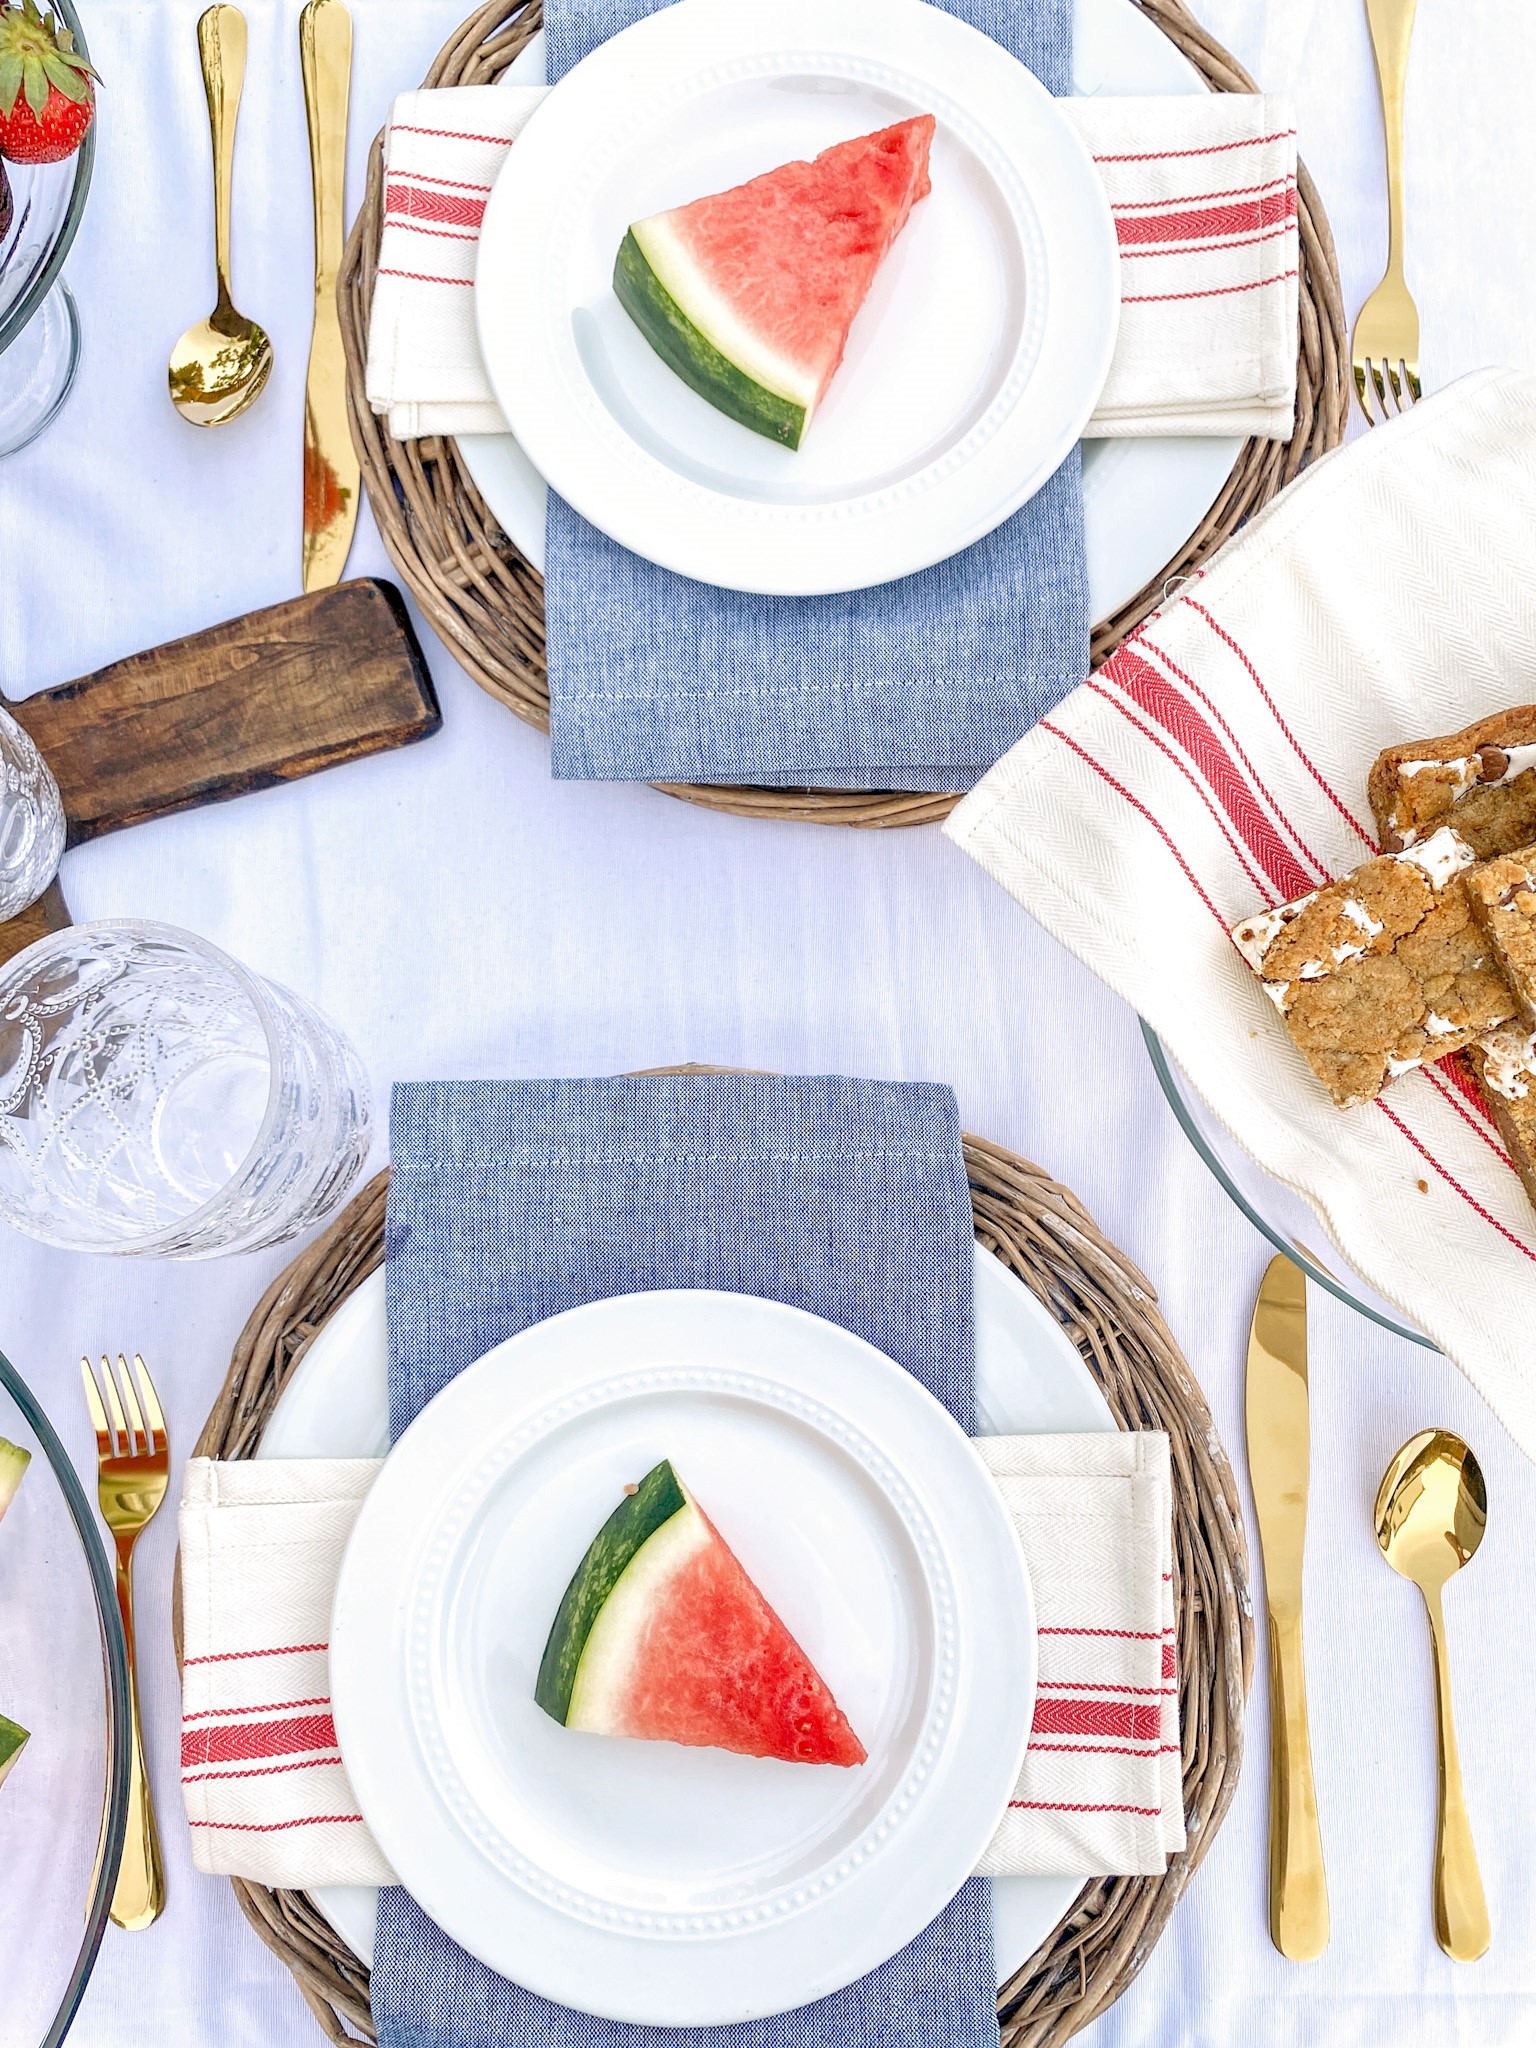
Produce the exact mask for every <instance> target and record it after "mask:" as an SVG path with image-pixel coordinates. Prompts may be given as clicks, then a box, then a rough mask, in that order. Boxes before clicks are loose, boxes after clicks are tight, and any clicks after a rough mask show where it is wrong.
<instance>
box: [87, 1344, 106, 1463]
mask: <svg viewBox="0 0 1536 2048" xmlns="http://www.w3.org/2000/svg"><path fill="white" fill-rule="evenodd" d="M80 1382H81V1385H82V1386H83V1387H84V1388H85V1405H86V1409H87V1412H88V1413H89V1415H90V1418H91V1427H92V1429H94V1430H95V1432H96V1455H97V1457H98V1458H110V1457H111V1455H112V1432H111V1430H110V1429H109V1428H108V1427H107V1411H106V1409H105V1408H103V1407H102V1405H101V1389H100V1387H98V1386H97V1384H96V1375H95V1373H93V1372H92V1371H91V1361H90V1360H89V1359H88V1358H82V1359H81V1361H80Z"/></svg>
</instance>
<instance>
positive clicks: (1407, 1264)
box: [945, 370, 1536, 1456]
mask: <svg viewBox="0 0 1536 2048" xmlns="http://www.w3.org/2000/svg"><path fill="white" fill-rule="evenodd" d="M1533 554H1536V376H1532V375H1530V374H1528V373H1523V372H1515V371H1504V370H1499V371H1493V370H1484V371H1479V372H1477V373H1476V374H1474V375H1473V376H1470V377H1464V378H1462V379H1461V380H1460V382H1459V383H1456V384H1453V385H1452V386H1450V388H1449V389H1447V390H1446V391H1444V392H1441V393H1439V394H1438V395H1437V396H1435V397H1433V398H1429V399H1426V400H1425V401H1424V402H1423V403H1422V404H1421V405H1416V406H1414V407H1413V408H1412V410H1411V411H1410V412H1408V413H1406V414H1404V415H1403V417H1402V418H1400V419H1397V420H1394V421H1392V422H1391V424H1390V425H1388V426H1385V427H1379V428H1377V429H1376V430H1375V431H1374V432H1372V433H1370V434H1367V435H1365V436H1364V437H1362V438H1361V439H1360V440H1358V441H1355V442H1352V443H1350V444H1348V445H1347V446H1345V447H1343V448H1340V449H1338V450H1336V451H1335V452H1334V453H1333V454H1331V455H1328V456H1326V457H1324V458H1323V460H1322V461H1320V462H1317V463H1314V464H1313V465H1312V467H1311V468H1310V469H1308V470H1307V471H1306V472H1305V473H1304V474H1303V475H1302V476H1301V477H1300V478H1299V479H1298V480H1297V482H1295V483H1294V484H1292V485H1291V486H1290V487H1289V489H1287V490H1285V491H1283V492H1282V493H1281V494H1280V496H1279V497H1278V498H1276V499H1275V500H1274V501H1273V502H1272V503H1271V504H1270V505H1269V506H1268V507H1267V508H1266V509H1265V510H1264V511H1263V512H1261V513H1260V514H1259V515H1258V516H1257V517H1256V518H1255V519H1253V520H1251V521H1250V522H1249V524H1248V525H1247V526H1246V527H1244V529H1243V530H1242V532H1241V533H1239V534H1238V535H1237V536H1236V538H1235V539H1233V540H1231V541H1229V542H1228V543H1227V545H1226V546H1225V547H1224V548H1222V550H1221V551H1220V553H1219V554H1217V555H1216V556H1215V557H1214V559H1213V560H1212V561H1211V563H1210V565H1209V567H1208V569H1207V570H1206V571H1205V572H1204V573H1203V574H1201V575H1199V576H1197V577H1195V578H1193V579H1192V580H1189V581H1187V582H1185V583H1184V585H1183V587H1182V588H1181V589H1180V590H1179V592H1178V594H1177V595H1176V596H1175V597H1174V598H1173V599H1172V600H1171V601H1170V602H1169V603H1167V604H1165V605H1164V606H1163V608H1162V609H1161V610H1160V611H1158V612H1156V613H1154V614H1153V615H1152V617H1151V618H1150V619H1149V620H1148V621H1147V623H1146V624H1145V625H1143V626H1142V627H1141V628H1139V629H1138V630H1137V631H1136V632H1135V633H1133V634H1132V635H1131V636H1130V637H1129V638H1128V639H1127V640H1126V641H1125V642H1124V644H1123V645H1122V646H1121V647H1120V649H1119V651H1118V652H1117V653H1116V654H1115V655H1114V656H1113V657H1112V658H1111V659H1110V660H1109V661H1108V662H1106V663H1105V665H1104V667H1103V668H1101V669H1100V670H1099V671H1098V673H1097V674H1096V675H1094V676H1092V677H1090V679H1089V680H1088V681H1087V682H1086V683H1084V684H1082V685H1081V686H1080V687H1079V688H1078V689H1077V690H1075V691H1073V693H1072V694H1071V696H1069V697H1068V698H1066V699H1065V700H1064V701H1063V702H1062V703H1061V704H1060V705H1059V706H1058V707H1057V708H1056V710H1055V711H1053V712H1051V713H1050V714H1049V716H1048V717H1046V718H1045V719H1043V720H1042V721H1041V722H1040V724H1039V725H1037V726H1036V727H1035V729H1034V730H1033V731H1032V732H1031V733H1029V734H1028V735H1027V737H1026V738H1024V739H1023V740H1021V741H1020V742H1019V743H1018V745H1017V746H1015V747H1014V748H1013V749H1012V750H1011V751H1010V752H1009V753H1007V754H1005V755H1004V756H1003V758H1002V760H1001V761H999V762H998V764H997V766H996V767H995V768H994V769H993V770H992V771H991V773H990V774H989V775H987V776H986V777H985V778H984V780H983V781H982V782H981V783H980V785H979V786H978V787H977V788H976V789H975V790H974V791H973V792H972V794H971V795H970V796H969V797H968V798H967V799H966V800H965V801H964V802H963V803H962V804H961V805H960V807H959V808H958V809H957V810H956V811H955V812H954V813H953V815H952V816H951V818H950V820H949V822H948V824H947V825H946V827H945V830H946V832H947V833H948V835H949V837H950V838H951V839H953V840H954V841H955V843H956V844H957V845H959V846H961V847H963V848H964V849H965V850H966V852H967V853H969V854H970V855H971V856H972V857H973V858H974V859H975V860H977V861H978V862H980V864H981V866H982V867H983V868H985V869H986V870H987V872H988V873H989V874H991V875H992V876H993V877H994V878H995V879H996V880H997V881H999V882H1001V883H1002V884H1003V886H1004V887H1005V888H1006V889H1007V890H1008V891H1009V892H1010V893H1011V894H1012V895H1013V896H1015V897H1016V898H1017V899H1018V901H1019V902H1020V903H1022V904H1023V905H1024V907H1025V908H1026V909H1027V910H1028V911H1029V912H1030V913H1031V914H1032V915H1033V916H1034V917H1035V918H1036V919H1038V920H1039V922H1040V923H1041V924H1042V925H1044V927H1045V928H1046V930H1047V931H1049V932H1051V933H1052V934H1054V936H1055V937H1056V938H1058V939H1059V940H1060V941H1061V942H1062V944H1063V945H1065V946H1066V947H1068V948H1069V949H1070V950H1071V951H1072V952H1073V953H1075V954H1076V955H1077V956H1078V958H1079V959H1081V960H1083V961H1085V962H1086V963H1087V965H1088V966H1089V967H1091V968H1092V969H1093V970H1094V972H1095V973H1096V974H1098V975H1099V976H1100V977H1101V978H1102V979H1103V980H1104V981H1105V982H1107V983H1108V984H1109V986H1110V987H1111V988H1112V989H1114V990H1115V991H1116V992H1117V993H1118V994H1119V995H1121V996H1123V997H1124V998H1125V999H1126V1001H1127V1002H1129V1003H1131V1004H1132V1005H1133V1006H1134V1007H1135V1008H1136V1009H1137V1010H1139V1011H1140V1012H1141V1014H1142V1016H1143V1017H1145V1018H1146V1020H1147V1022H1148V1023H1149V1024H1150V1025H1151V1026H1152V1027H1153V1029H1154V1030H1155V1031H1156V1032H1157V1033H1158V1034H1159V1036H1160V1037H1161V1038H1162V1040H1163V1042H1164V1044H1165V1045H1166V1046H1167V1048H1168V1051H1169V1052H1170V1053H1171V1054H1172V1055H1173V1057H1174V1059H1175V1061H1176V1062H1177V1063H1178V1065H1179V1067H1180V1068H1181V1069H1182V1070H1183V1072H1184V1073H1185V1075H1187V1076H1188V1078H1189V1081H1190V1083H1191V1084H1192V1085H1193V1087H1194V1088H1195V1089H1196V1090H1197V1091H1198V1092H1199V1093H1200V1094H1201V1095H1202V1096H1203V1097H1204V1098H1205V1100H1206V1102H1207V1103H1208V1104H1209V1105H1210V1108H1211V1109H1212V1111H1213V1112H1214V1113H1215V1115H1216V1116H1217V1117H1218V1118H1219V1119H1220V1120H1221V1122H1222V1123H1223V1124H1224V1125H1225V1126H1226V1127H1227V1129H1228V1130H1229V1131H1230V1132H1231V1133H1232V1134H1233V1136H1234V1137H1235V1138H1236V1140H1237V1142H1238V1143H1239V1144H1240V1145H1241V1146H1242V1147H1243V1149H1244V1151H1246V1152H1247V1153H1248V1154H1249V1155H1250V1156H1251V1157H1252V1158H1253V1159H1255V1160H1257V1161H1258V1163H1259V1164H1260V1166H1262V1167H1263V1168H1264V1169H1265V1170H1266V1171H1267V1172H1269V1173H1270V1174H1272V1175H1273V1176H1274V1177H1275V1178H1276V1179H1277V1180H1279V1181H1281V1182H1283V1183H1285V1184H1286V1185H1287V1186H1288V1187H1291V1188H1293V1189H1295V1190H1296V1191H1297V1193H1299V1194H1301V1195H1303V1196H1304V1197H1305V1198H1306V1199H1307V1200H1308V1201H1309V1202H1310V1203H1311V1205H1312V1207H1313V1208H1314V1209H1315V1210H1316V1212H1317V1214H1318V1217H1319V1218H1320V1219H1321V1222H1322V1225H1323V1227H1324V1228H1325V1229H1327V1231H1328V1232H1329V1233H1330V1234H1331V1236H1332V1237H1333V1239H1334V1241H1335V1243H1336V1244H1337V1245H1338V1247H1339V1249H1340V1250H1341V1251H1342V1252H1343V1254H1344V1256H1345V1257H1346V1258H1347V1259H1348V1261H1349V1263H1350V1264H1351V1265H1352V1266H1353V1267H1354V1268H1355V1269H1356V1270H1357V1271H1358V1272H1359V1273H1360V1274H1361V1275H1362V1276H1363V1277H1364V1278H1365V1279H1366V1280H1367V1281H1369V1282H1370V1284H1371V1285H1372V1286H1373V1287H1374V1288H1375V1289H1376V1291H1377V1292H1378V1293H1380V1294H1382V1295H1384V1296H1385V1297H1386V1299H1387V1300H1388V1301H1389V1302H1391V1303H1392V1304H1393V1305H1394V1306H1395V1307H1396V1308H1398V1309H1399V1310H1400V1311H1401V1312H1402V1313H1403V1314H1404V1315H1405V1316H1406V1317H1408V1318H1409V1319H1410V1320H1411V1321H1412V1322H1413V1323H1415V1324H1416V1325H1417V1326H1418V1327H1419V1328H1420V1329H1422V1330H1423V1331H1424V1332H1425V1333H1426V1334H1427V1335H1428V1336H1429V1337H1431V1338H1432V1339H1433V1340H1434V1342H1435V1343H1436V1344H1438V1345H1439V1346H1440V1348H1441V1349H1442V1350H1444V1351H1445V1352H1447V1353H1448V1354H1449V1355H1450V1357H1451V1358H1453V1359H1454V1360H1455V1361H1456V1363H1457V1364H1458V1365H1459V1366H1460V1367H1461V1368H1462V1370H1463V1371H1464V1372H1465V1373H1466V1374H1467V1376H1468V1377H1469V1378H1470V1379H1471V1380H1472V1382H1473V1384H1474V1385H1475V1386H1476V1387H1477V1388H1478V1390H1479V1391H1480V1392H1481V1393H1482V1394H1483V1395H1484V1397H1485V1398H1486V1399H1487V1401H1488V1403H1489V1405H1490V1406H1491V1407H1492V1408H1493V1410H1494V1411H1495V1413H1496V1414H1497V1415H1498V1416H1499V1417H1500V1419H1501V1420H1502V1421H1503V1423H1504V1424H1505V1426H1506V1427H1507V1428H1508V1429H1509V1431H1510V1434H1511V1435H1512V1436H1513V1437H1514V1438H1515V1440H1516V1441H1517V1442H1518V1443H1519V1444H1520V1445H1521V1446H1522V1448H1523V1449H1524V1450H1525V1451H1526V1452H1527V1453H1528V1454H1530V1455H1533V1456H1536V1375H1533V1374H1532V1372H1531V1369H1530V1361H1529V1356H1528V1351H1529V1345H1528V1341H1527V1332H1528V1331H1529V1330H1530V1328H1531V1326H1532V1325H1533V1323H1536V1215H1533V1213H1532V1209H1531V1205H1530V1203H1529V1201H1528V1200H1527V1198H1526V1196H1525V1193H1524V1191H1523V1189H1522V1187H1521V1184H1520V1181H1519V1179H1518V1178H1517V1176H1516V1174H1515V1173H1514V1171H1513V1169H1512V1167H1511V1165H1510V1161H1509V1158H1508V1155H1507V1154H1506V1152H1505V1150H1504V1147H1503V1144H1502V1143H1501V1141H1500V1138H1499V1134H1498V1132H1497V1130H1496V1129H1495V1128H1494V1126H1493V1124H1492V1122H1491V1120H1490V1119H1489V1117H1488V1116H1487V1114H1486V1112H1485V1110H1484V1108H1483V1106H1482V1104H1481V1101H1480V1100H1479V1099H1478V1098H1476V1097H1475V1096H1474V1095H1473V1094H1472V1093H1471V1092H1470V1090H1469V1088H1468V1087H1467V1086H1465V1085H1464V1081H1463V1076H1462V1074H1461V1072H1460V1069H1459V1068H1456V1067H1452V1068H1444V1067H1437V1066H1426V1067H1421V1068H1418V1069H1416V1070H1415V1071H1413V1072H1412V1073H1409V1074H1405V1075H1403V1076H1402V1077H1401V1078H1399V1079H1398V1080H1396V1081H1394V1082H1393V1083H1392V1084H1391V1086H1389V1087H1388V1088H1387V1089H1386V1091H1385V1092H1384V1093H1383V1094H1382V1095H1381V1096H1380V1097H1379V1098H1378V1099H1377V1100H1376V1101H1375V1102H1371V1103H1362V1104H1360V1105H1358V1106H1356V1107H1355V1108H1353V1109H1348V1110H1338V1109H1335V1108H1334V1107H1333V1105H1332V1103H1331V1102H1330V1101H1329V1099H1328V1095H1327V1093H1326V1091H1325V1090H1324V1089H1323V1087H1322V1086H1321V1085H1320V1083H1319V1082H1318V1081H1317V1079H1316V1078H1315V1077H1314V1075H1313V1074H1312V1072H1311V1071H1310V1069H1309V1068H1308V1066H1307V1064H1306V1062H1305V1060H1304V1059H1303V1058H1302V1056H1301V1054H1300V1053H1299V1052H1298V1051H1297V1049H1296V1047H1295V1046H1294V1045H1293V1044H1292V1043H1291V1041H1290V1038H1289V1036H1288V1034H1287V1032H1286V1029H1285V1026H1284V1023H1283V1022H1282V1020H1281V1018H1280V1017H1279V1016H1278V1015H1277V1013H1276V1010H1275V1007H1274V1005H1273V1003H1272V1002H1271V1001H1270V1000H1269V998H1268V997H1267V996H1266V995H1265V993H1264V990H1263V987H1262V986H1261V984H1260V982H1259V980H1258V978H1257V977H1256V976H1255V975H1254V974H1253V973H1252V972H1251V971H1250V969H1249V968H1248V966H1247V965H1246V963H1245V962H1244V960H1243V959H1242V957H1241V956H1240V955H1239V953H1238V951H1237V948H1236V946H1235V944H1234V943H1233V941H1232V938H1231V936H1230V934H1229V929H1228V928H1229V926H1230V925H1232V924H1234V923H1236V922H1237V921H1239V920H1241V919H1243V918H1245V917H1248V916H1250V915H1252V914H1253V913H1254V912H1255V911H1257V910H1260V909H1262V908H1264V907H1266V906H1269V907H1273V906H1275V905H1278V904H1281V903H1284V902H1287V901H1289V900H1290V899H1291V898H1293V897H1295V896H1297V895H1300V894H1303V893H1305V892H1306V891H1307V890H1309V889H1311V888H1313V887H1315V886H1316V884H1317V883H1318V882H1319V881H1321V880H1323V879H1325V878H1326V877H1330V876H1335V875H1342V874H1347V873H1348V872H1349V871H1350V870H1352V869H1353V868H1355V867H1357V866H1358V865H1359V864H1360V862H1361V861H1363V860H1365V859H1367V858H1368V857H1369V856H1370V855H1371V854H1372V853H1374V852H1375V851H1376V845H1375V836H1374V826H1373V821H1372V817H1371V812H1370V808H1369V806H1368V804H1367V801H1366V776H1367V773H1368V771H1369V769H1370V766H1371V763H1372V761H1373V760H1374V759H1375V757H1376V755H1377V754H1378V753H1379V752H1380V750H1381V749H1382V748H1383V747H1386V746H1389V745H1391V744H1392V743H1394V742H1396V741H1400V740H1413V739H1415V738H1418V737H1422V736H1424V735H1426V734H1432V733H1447V732H1456V731H1459V730H1460V729H1461V728H1462V727H1463V726H1466V725H1470V724H1471V723H1472V722H1473V721H1474V720H1475V719H1478V718H1481V717H1483V716H1485V715H1486V714H1488V713H1489V712H1492V711H1496V710H1499V709H1501V708H1503V707H1507V706H1509V705H1512V704H1518V703H1523V702H1527V701H1528V700H1529V699H1530V696H1531V655H1530V650H1531V648H1532V646H1533V645H1536V579H1533V577H1532V575H1531V570H1530V565H1531V560H1532V556H1533Z"/></svg>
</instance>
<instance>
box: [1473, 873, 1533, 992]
mask: <svg viewBox="0 0 1536 2048" xmlns="http://www.w3.org/2000/svg"><path fill="white" fill-rule="evenodd" d="M1466 886H1467V895H1468V898H1469V899H1470V901H1471V904H1472V909H1473V912H1474V914H1475V915H1476V917H1477V919H1478V921H1479V922H1480V923H1481V925H1482V926H1483V928H1484V930H1485V931H1486V932H1487V934H1488V937H1489V939H1490V940H1491V942H1492V945H1493V950H1494V953H1495V955H1496V957H1497V959H1498V962H1499V965H1500V966H1501V967H1502V968H1503V970H1504V972H1505V974H1506V975H1507V976H1508V978H1509V981H1510V985H1511V986H1512V987H1513V989H1514V991H1515V994H1516V996H1517V997H1518V998H1519V1002H1520V1007H1521V1009H1522V1011H1523V1012H1524V1013H1525V1015H1526V1017H1527V1018H1528V1019H1529V1021H1530V1022H1531V1023H1533V1024H1536V846H1527V847H1525V848H1523V849H1522V850H1521V851H1520V852H1519V853H1505V854H1501V855H1500V856H1499V858H1498V859H1497V860H1490V861H1485V862H1484V864H1483V865H1482V866H1481V867H1478V868H1474V869H1473V870H1472V872H1471V873H1470V874H1469V875H1468V877H1467V884H1466Z"/></svg>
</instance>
